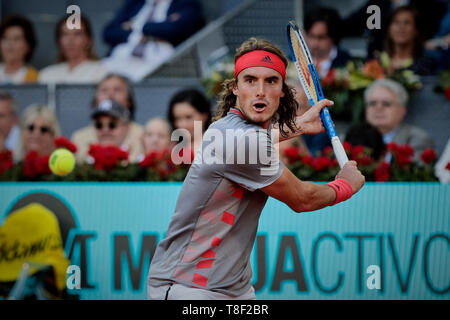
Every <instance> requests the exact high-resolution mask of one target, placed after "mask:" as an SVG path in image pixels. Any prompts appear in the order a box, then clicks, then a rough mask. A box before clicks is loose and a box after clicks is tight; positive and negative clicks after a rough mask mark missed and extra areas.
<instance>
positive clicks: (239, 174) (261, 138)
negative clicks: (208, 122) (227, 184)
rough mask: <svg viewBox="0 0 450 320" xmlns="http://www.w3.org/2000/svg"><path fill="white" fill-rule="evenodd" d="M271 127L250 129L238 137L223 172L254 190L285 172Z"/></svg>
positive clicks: (264, 185)
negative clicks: (273, 141)
mask: <svg viewBox="0 0 450 320" xmlns="http://www.w3.org/2000/svg"><path fill="white" fill-rule="evenodd" d="M283 169H284V165H283V163H282V162H281V161H280V159H279V157H278V154H277V152H276V151H275V148H274V146H273V143H272V139H271V136H270V131H269V132H268V131H267V130H264V129H255V130H248V131H246V132H245V133H244V134H242V135H240V136H239V137H237V138H236V139H235V143H234V152H233V154H231V155H227V161H226V164H225V165H224V167H223V176H224V177H225V178H227V179H229V180H231V181H233V182H235V183H237V184H239V185H241V186H242V187H244V188H246V189H248V190H250V191H254V190H257V189H261V188H263V187H266V186H268V185H270V184H272V183H273V182H274V181H276V180H277V179H278V178H279V177H280V176H281V174H282V173H283Z"/></svg>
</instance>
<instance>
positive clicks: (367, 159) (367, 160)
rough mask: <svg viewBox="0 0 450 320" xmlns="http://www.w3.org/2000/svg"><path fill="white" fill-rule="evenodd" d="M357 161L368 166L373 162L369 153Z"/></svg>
mask: <svg viewBox="0 0 450 320" xmlns="http://www.w3.org/2000/svg"><path fill="white" fill-rule="evenodd" d="M356 162H357V163H358V164H359V165H362V166H368V165H369V164H371V163H372V158H371V157H369V156H367V155H363V156H362V157H361V158H360V159H357V160H356Z"/></svg>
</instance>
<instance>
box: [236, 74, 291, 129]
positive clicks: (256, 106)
mask: <svg viewBox="0 0 450 320" xmlns="http://www.w3.org/2000/svg"><path fill="white" fill-rule="evenodd" d="M233 93H234V95H235V96H236V97H237V106H238V107H239V109H240V110H241V112H242V113H243V114H244V116H245V117H246V119H247V120H248V121H250V122H253V123H256V124H258V125H260V126H261V127H263V128H265V129H268V128H269V125H270V122H271V120H272V117H273V115H274V114H275V112H276V111H277V110H278V106H279V105H280V98H282V97H284V92H283V78H282V77H281V75H280V74H279V73H278V72H277V71H275V70H273V69H270V68H266V67H250V68H247V69H244V70H242V71H241V72H240V73H239V75H238V77H237V82H236V84H235V85H234V86H233Z"/></svg>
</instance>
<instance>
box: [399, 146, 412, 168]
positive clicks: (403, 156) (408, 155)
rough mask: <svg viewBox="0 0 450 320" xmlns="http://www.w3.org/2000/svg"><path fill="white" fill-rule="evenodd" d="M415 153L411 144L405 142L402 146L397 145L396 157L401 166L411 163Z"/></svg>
mask: <svg viewBox="0 0 450 320" xmlns="http://www.w3.org/2000/svg"><path fill="white" fill-rule="evenodd" d="M413 155H414V149H413V148H411V147H410V146H409V145H407V144H404V145H401V146H397V151H396V159H397V163H398V165H399V166H400V167H404V166H406V165H409V164H411V163H412V162H413V160H412V156H413Z"/></svg>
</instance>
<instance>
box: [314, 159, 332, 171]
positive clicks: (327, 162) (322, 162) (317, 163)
mask: <svg viewBox="0 0 450 320" xmlns="http://www.w3.org/2000/svg"><path fill="white" fill-rule="evenodd" d="M332 165H333V162H332V161H331V159H330V158H328V157H323V156H322V157H317V158H314V159H313V161H312V166H313V167H314V170H316V171H321V170H324V169H328V168H329V167H331V166H332Z"/></svg>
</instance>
